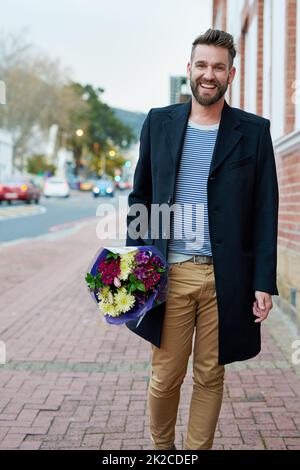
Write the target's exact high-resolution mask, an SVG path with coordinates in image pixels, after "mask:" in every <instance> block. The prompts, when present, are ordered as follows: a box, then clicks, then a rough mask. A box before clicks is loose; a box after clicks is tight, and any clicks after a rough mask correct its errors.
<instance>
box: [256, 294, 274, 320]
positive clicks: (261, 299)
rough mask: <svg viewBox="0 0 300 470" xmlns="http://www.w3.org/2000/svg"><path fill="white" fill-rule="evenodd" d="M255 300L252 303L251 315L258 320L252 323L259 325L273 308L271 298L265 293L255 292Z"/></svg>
mask: <svg viewBox="0 0 300 470" xmlns="http://www.w3.org/2000/svg"><path fill="white" fill-rule="evenodd" d="M255 298H256V301H255V302H253V314H254V315H255V316H256V317H258V318H257V319H256V320H255V322H254V323H259V322H262V321H264V320H265V319H266V318H267V317H268V315H269V313H270V310H271V309H272V308H273V303H272V296H271V295H270V294H267V293H266V292H260V291H259V290H256V291H255Z"/></svg>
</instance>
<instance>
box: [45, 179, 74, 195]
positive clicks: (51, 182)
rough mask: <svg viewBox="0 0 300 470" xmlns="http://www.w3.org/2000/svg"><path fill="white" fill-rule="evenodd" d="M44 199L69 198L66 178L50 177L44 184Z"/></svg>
mask: <svg viewBox="0 0 300 470" xmlns="http://www.w3.org/2000/svg"><path fill="white" fill-rule="evenodd" d="M44 196H45V197H52V196H54V197H69V196H70V187H69V184H68V182H67V180H66V178H62V177H58V176H50V178H47V179H46V181H45V184H44Z"/></svg>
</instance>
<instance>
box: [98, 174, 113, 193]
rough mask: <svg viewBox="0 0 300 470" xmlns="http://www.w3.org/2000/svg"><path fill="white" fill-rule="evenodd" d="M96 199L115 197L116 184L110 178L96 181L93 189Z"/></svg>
mask: <svg viewBox="0 0 300 470" xmlns="http://www.w3.org/2000/svg"><path fill="white" fill-rule="evenodd" d="M93 195H94V197H98V196H110V197H113V196H114V184H113V182H112V180H111V179H110V178H108V177H104V178H99V179H98V180H96V181H95V184H94V187H93Z"/></svg>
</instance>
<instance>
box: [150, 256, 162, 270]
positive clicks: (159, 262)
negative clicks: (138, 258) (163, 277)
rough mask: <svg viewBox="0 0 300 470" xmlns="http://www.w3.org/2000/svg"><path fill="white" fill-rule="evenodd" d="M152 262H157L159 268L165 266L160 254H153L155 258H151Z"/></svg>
mask: <svg viewBox="0 0 300 470" xmlns="http://www.w3.org/2000/svg"><path fill="white" fill-rule="evenodd" d="M151 261H152V263H153V264H155V265H156V266H158V267H159V268H161V267H162V266H163V263H162V261H161V259H160V258H159V256H157V255H155V256H153V258H152V259H151Z"/></svg>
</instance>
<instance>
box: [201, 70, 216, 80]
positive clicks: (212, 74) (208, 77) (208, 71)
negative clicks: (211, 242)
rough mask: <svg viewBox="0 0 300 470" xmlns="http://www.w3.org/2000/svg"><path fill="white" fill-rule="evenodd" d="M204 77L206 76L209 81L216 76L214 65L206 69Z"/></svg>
mask: <svg viewBox="0 0 300 470" xmlns="http://www.w3.org/2000/svg"><path fill="white" fill-rule="evenodd" d="M203 78H205V79H206V80H207V81H209V80H213V79H214V78H215V75H214V72H213V69H212V67H207V68H206V69H205V72H204V76H203Z"/></svg>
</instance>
